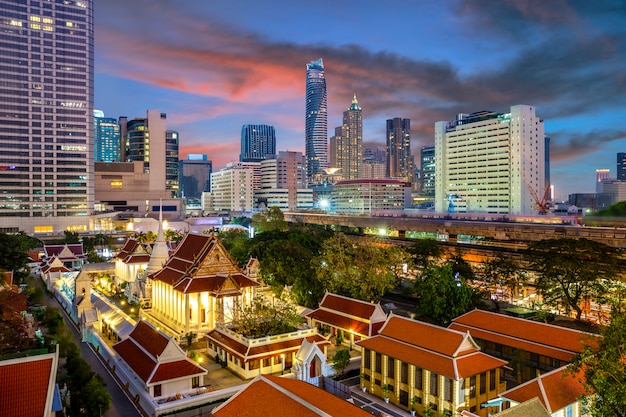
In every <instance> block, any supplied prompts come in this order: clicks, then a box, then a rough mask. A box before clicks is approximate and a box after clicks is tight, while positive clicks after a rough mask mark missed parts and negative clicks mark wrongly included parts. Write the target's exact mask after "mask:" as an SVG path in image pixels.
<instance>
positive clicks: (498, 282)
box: [476, 255, 528, 297]
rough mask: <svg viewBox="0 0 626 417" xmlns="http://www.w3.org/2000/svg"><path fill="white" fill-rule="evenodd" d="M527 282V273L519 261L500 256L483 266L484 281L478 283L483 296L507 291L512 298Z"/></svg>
mask: <svg viewBox="0 0 626 417" xmlns="http://www.w3.org/2000/svg"><path fill="white" fill-rule="evenodd" d="M527 280H528V278H527V275H526V273H525V271H523V270H522V269H521V267H520V265H519V264H518V262H517V261H515V260H514V259H512V258H509V257H506V256H504V255H499V256H498V257H497V258H494V259H490V260H488V261H487V262H485V263H483V264H482V279H481V280H477V281H476V282H477V283H478V288H479V289H480V291H481V292H482V293H483V294H489V293H493V292H501V291H506V292H507V294H509V296H510V297H512V296H514V295H516V294H517V293H518V291H519V288H520V286H521V285H522V284H524V283H525V282H526V281H527Z"/></svg>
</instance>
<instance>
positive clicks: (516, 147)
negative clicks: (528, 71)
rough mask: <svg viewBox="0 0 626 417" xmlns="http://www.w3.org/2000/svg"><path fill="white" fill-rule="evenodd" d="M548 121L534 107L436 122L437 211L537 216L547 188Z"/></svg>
mask: <svg viewBox="0 0 626 417" xmlns="http://www.w3.org/2000/svg"><path fill="white" fill-rule="evenodd" d="M545 178H546V176H545V135H544V125H543V120H541V119H540V118H539V117H538V116H537V115H536V114H535V108H534V107H532V106H526V105H517V106H513V107H511V109H510V112H509V113H506V114H501V113H495V112H488V111H484V112H476V113H471V114H459V115H457V117H456V119H455V120H453V121H451V122H436V123H435V210H436V211H438V212H445V211H449V207H450V202H451V201H454V211H456V212H461V213H470V212H472V213H501V214H536V213H537V211H538V210H537V207H536V206H537V202H536V201H535V200H534V198H533V193H536V195H543V194H544V191H545V189H546V187H548V186H549V184H546V183H545Z"/></svg>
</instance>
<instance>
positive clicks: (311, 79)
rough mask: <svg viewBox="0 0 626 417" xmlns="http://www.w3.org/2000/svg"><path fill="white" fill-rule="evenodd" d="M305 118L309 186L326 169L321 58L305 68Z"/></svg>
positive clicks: (326, 154) (324, 97)
mask: <svg viewBox="0 0 626 417" xmlns="http://www.w3.org/2000/svg"><path fill="white" fill-rule="evenodd" d="M305 118H306V119H305V151H306V161H307V181H308V183H309V184H310V183H313V182H314V179H315V178H316V176H319V175H320V174H321V173H322V171H323V170H324V168H328V140H327V135H328V114H327V99H326V78H324V63H323V62H322V58H320V59H318V60H317V61H311V62H309V63H308V64H307V66H306V115H305Z"/></svg>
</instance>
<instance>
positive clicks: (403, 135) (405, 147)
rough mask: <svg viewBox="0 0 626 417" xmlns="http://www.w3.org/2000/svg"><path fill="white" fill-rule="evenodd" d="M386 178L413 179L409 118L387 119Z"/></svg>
mask: <svg viewBox="0 0 626 417" xmlns="http://www.w3.org/2000/svg"><path fill="white" fill-rule="evenodd" d="M387 178H403V179H405V180H406V181H412V180H413V159H412V157H411V120H410V119H401V118H399V117H396V118H395V119H388V120H387Z"/></svg>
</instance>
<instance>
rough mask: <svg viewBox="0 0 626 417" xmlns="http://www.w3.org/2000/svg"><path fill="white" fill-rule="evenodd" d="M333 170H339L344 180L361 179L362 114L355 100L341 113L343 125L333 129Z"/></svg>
mask: <svg viewBox="0 0 626 417" xmlns="http://www.w3.org/2000/svg"><path fill="white" fill-rule="evenodd" d="M331 142H332V143H333V144H332V145H331V150H332V153H331V154H332V158H331V161H332V163H333V168H339V169H340V171H339V174H340V175H341V176H342V178H343V179H344V180H355V179H359V178H361V163H362V161H363V112H362V110H361V107H360V106H359V102H358V101H357V99H356V95H355V96H354V98H353V99H352V104H351V105H350V108H349V109H348V110H346V111H345V112H343V124H342V125H341V126H339V127H337V128H335V136H334V138H332V139H331Z"/></svg>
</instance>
